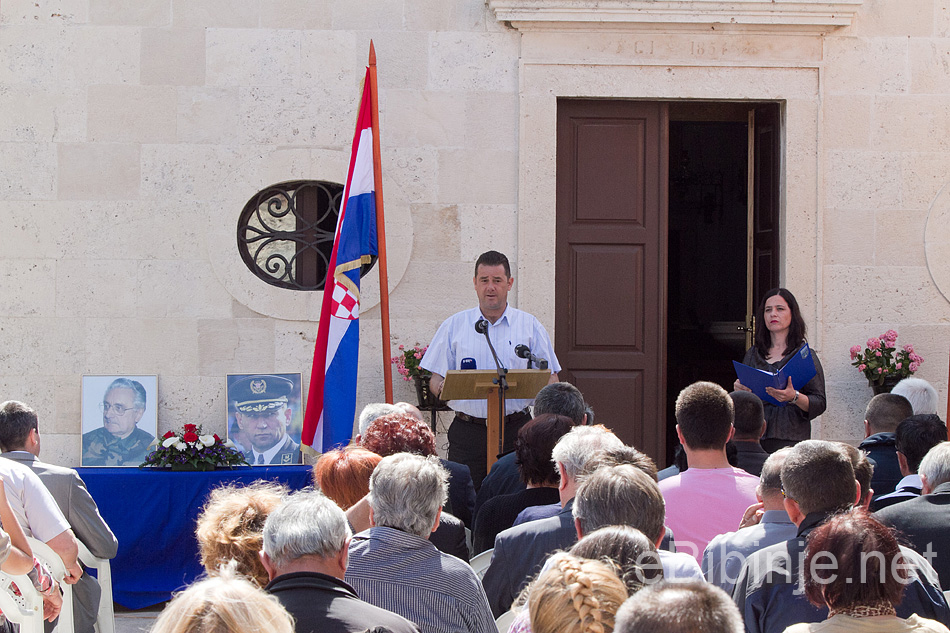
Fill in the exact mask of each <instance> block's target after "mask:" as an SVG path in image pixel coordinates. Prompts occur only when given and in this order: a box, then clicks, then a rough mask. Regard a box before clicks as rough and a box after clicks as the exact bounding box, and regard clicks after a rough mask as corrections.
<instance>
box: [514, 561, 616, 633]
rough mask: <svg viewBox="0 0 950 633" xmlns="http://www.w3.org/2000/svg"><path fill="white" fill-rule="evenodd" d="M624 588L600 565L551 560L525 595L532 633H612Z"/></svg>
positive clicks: (613, 571) (598, 562)
mask: <svg viewBox="0 0 950 633" xmlns="http://www.w3.org/2000/svg"><path fill="white" fill-rule="evenodd" d="M626 599H627V587H626V586H625V585H624V584H623V582H622V581H621V580H620V578H619V577H618V576H617V573H616V572H615V570H614V569H613V568H612V567H611V566H609V565H607V564H605V563H603V562H600V561H596V560H588V559H584V558H578V557H577V556H574V555H572V554H567V553H563V552H562V553H558V554H555V555H554V556H552V557H551V558H550V559H549V560H548V562H547V564H546V565H545V570H544V571H542V572H541V575H540V576H538V579H537V580H536V581H535V582H534V584H533V585H532V586H531V588H530V589H529V591H528V603H527V607H528V613H529V616H530V621H531V631H532V633H612V632H613V630H614V616H616V614H617V610H618V609H619V608H620V605H622V604H623V602H624V600H626Z"/></svg>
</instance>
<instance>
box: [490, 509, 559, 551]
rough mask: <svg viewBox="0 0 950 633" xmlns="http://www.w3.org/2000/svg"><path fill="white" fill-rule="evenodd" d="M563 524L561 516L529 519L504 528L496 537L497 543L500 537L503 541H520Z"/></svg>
mask: <svg viewBox="0 0 950 633" xmlns="http://www.w3.org/2000/svg"><path fill="white" fill-rule="evenodd" d="M560 526H561V519H560V517H556V516H553V517H547V518H546V519H538V520H537V521H528V522H527V523H522V524H520V525H515V526H514V527H510V528H508V529H507V530H502V531H501V532H499V533H498V536H496V537H495V544H496V545H497V543H498V539H501V540H502V541H518V540H521V539H529V540H530V539H531V538H533V537H534V535H536V534H539V533H542V532H549V531H553V530H556V529H558V528H559V527H560Z"/></svg>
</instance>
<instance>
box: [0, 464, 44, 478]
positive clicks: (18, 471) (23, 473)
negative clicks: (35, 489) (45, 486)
mask: <svg viewBox="0 0 950 633" xmlns="http://www.w3.org/2000/svg"><path fill="white" fill-rule="evenodd" d="M0 472H2V473H3V474H4V475H7V476H11V477H15V478H17V479H20V480H24V479H27V480H30V481H39V478H38V477H37V476H36V473H34V472H33V469H32V468H30V467H29V466H27V465H26V464H21V463H20V462H17V461H14V460H12V459H0Z"/></svg>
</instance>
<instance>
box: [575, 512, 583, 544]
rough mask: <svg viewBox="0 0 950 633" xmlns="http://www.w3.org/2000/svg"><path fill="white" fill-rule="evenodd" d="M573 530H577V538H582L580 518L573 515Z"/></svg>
mask: <svg viewBox="0 0 950 633" xmlns="http://www.w3.org/2000/svg"><path fill="white" fill-rule="evenodd" d="M574 531H575V532H577V540H578V541H579V540H581V539H582V538H584V530H583V529H581V520H580V519H578V518H577V517H574Z"/></svg>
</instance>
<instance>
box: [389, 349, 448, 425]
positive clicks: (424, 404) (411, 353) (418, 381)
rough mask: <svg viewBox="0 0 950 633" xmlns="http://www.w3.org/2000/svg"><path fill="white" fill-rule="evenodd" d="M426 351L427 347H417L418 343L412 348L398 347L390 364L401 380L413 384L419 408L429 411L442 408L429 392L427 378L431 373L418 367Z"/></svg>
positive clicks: (439, 401)
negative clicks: (397, 352)
mask: <svg viewBox="0 0 950 633" xmlns="http://www.w3.org/2000/svg"><path fill="white" fill-rule="evenodd" d="M427 349H429V347H428V346H426V347H419V344H418V343H416V344H415V345H413V346H412V347H406V346H405V345H400V346H399V354H397V355H396V356H393V357H392V364H393V365H395V366H396V371H397V372H399V375H400V376H402V379H403V380H405V381H407V382H408V381H410V380H411V381H413V382H414V383H415V386H416V396H417V397H418V398H419V408H420V409H422V410H424V411H427V410H429V411H431V410H432V409H433V408H435V409H438V408H440V407H442V406H443V403H442V401H441V400H439V399H438V398H437V397H435V396H434V395H432V392H430V391H429V378H431V377H432V372H430V371H427V370H425V369H423V368H422V367H420V366H419V363H420V362H421V361H422V357H423V356H424V355H425V353H426V350H427Z"/></svg>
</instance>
